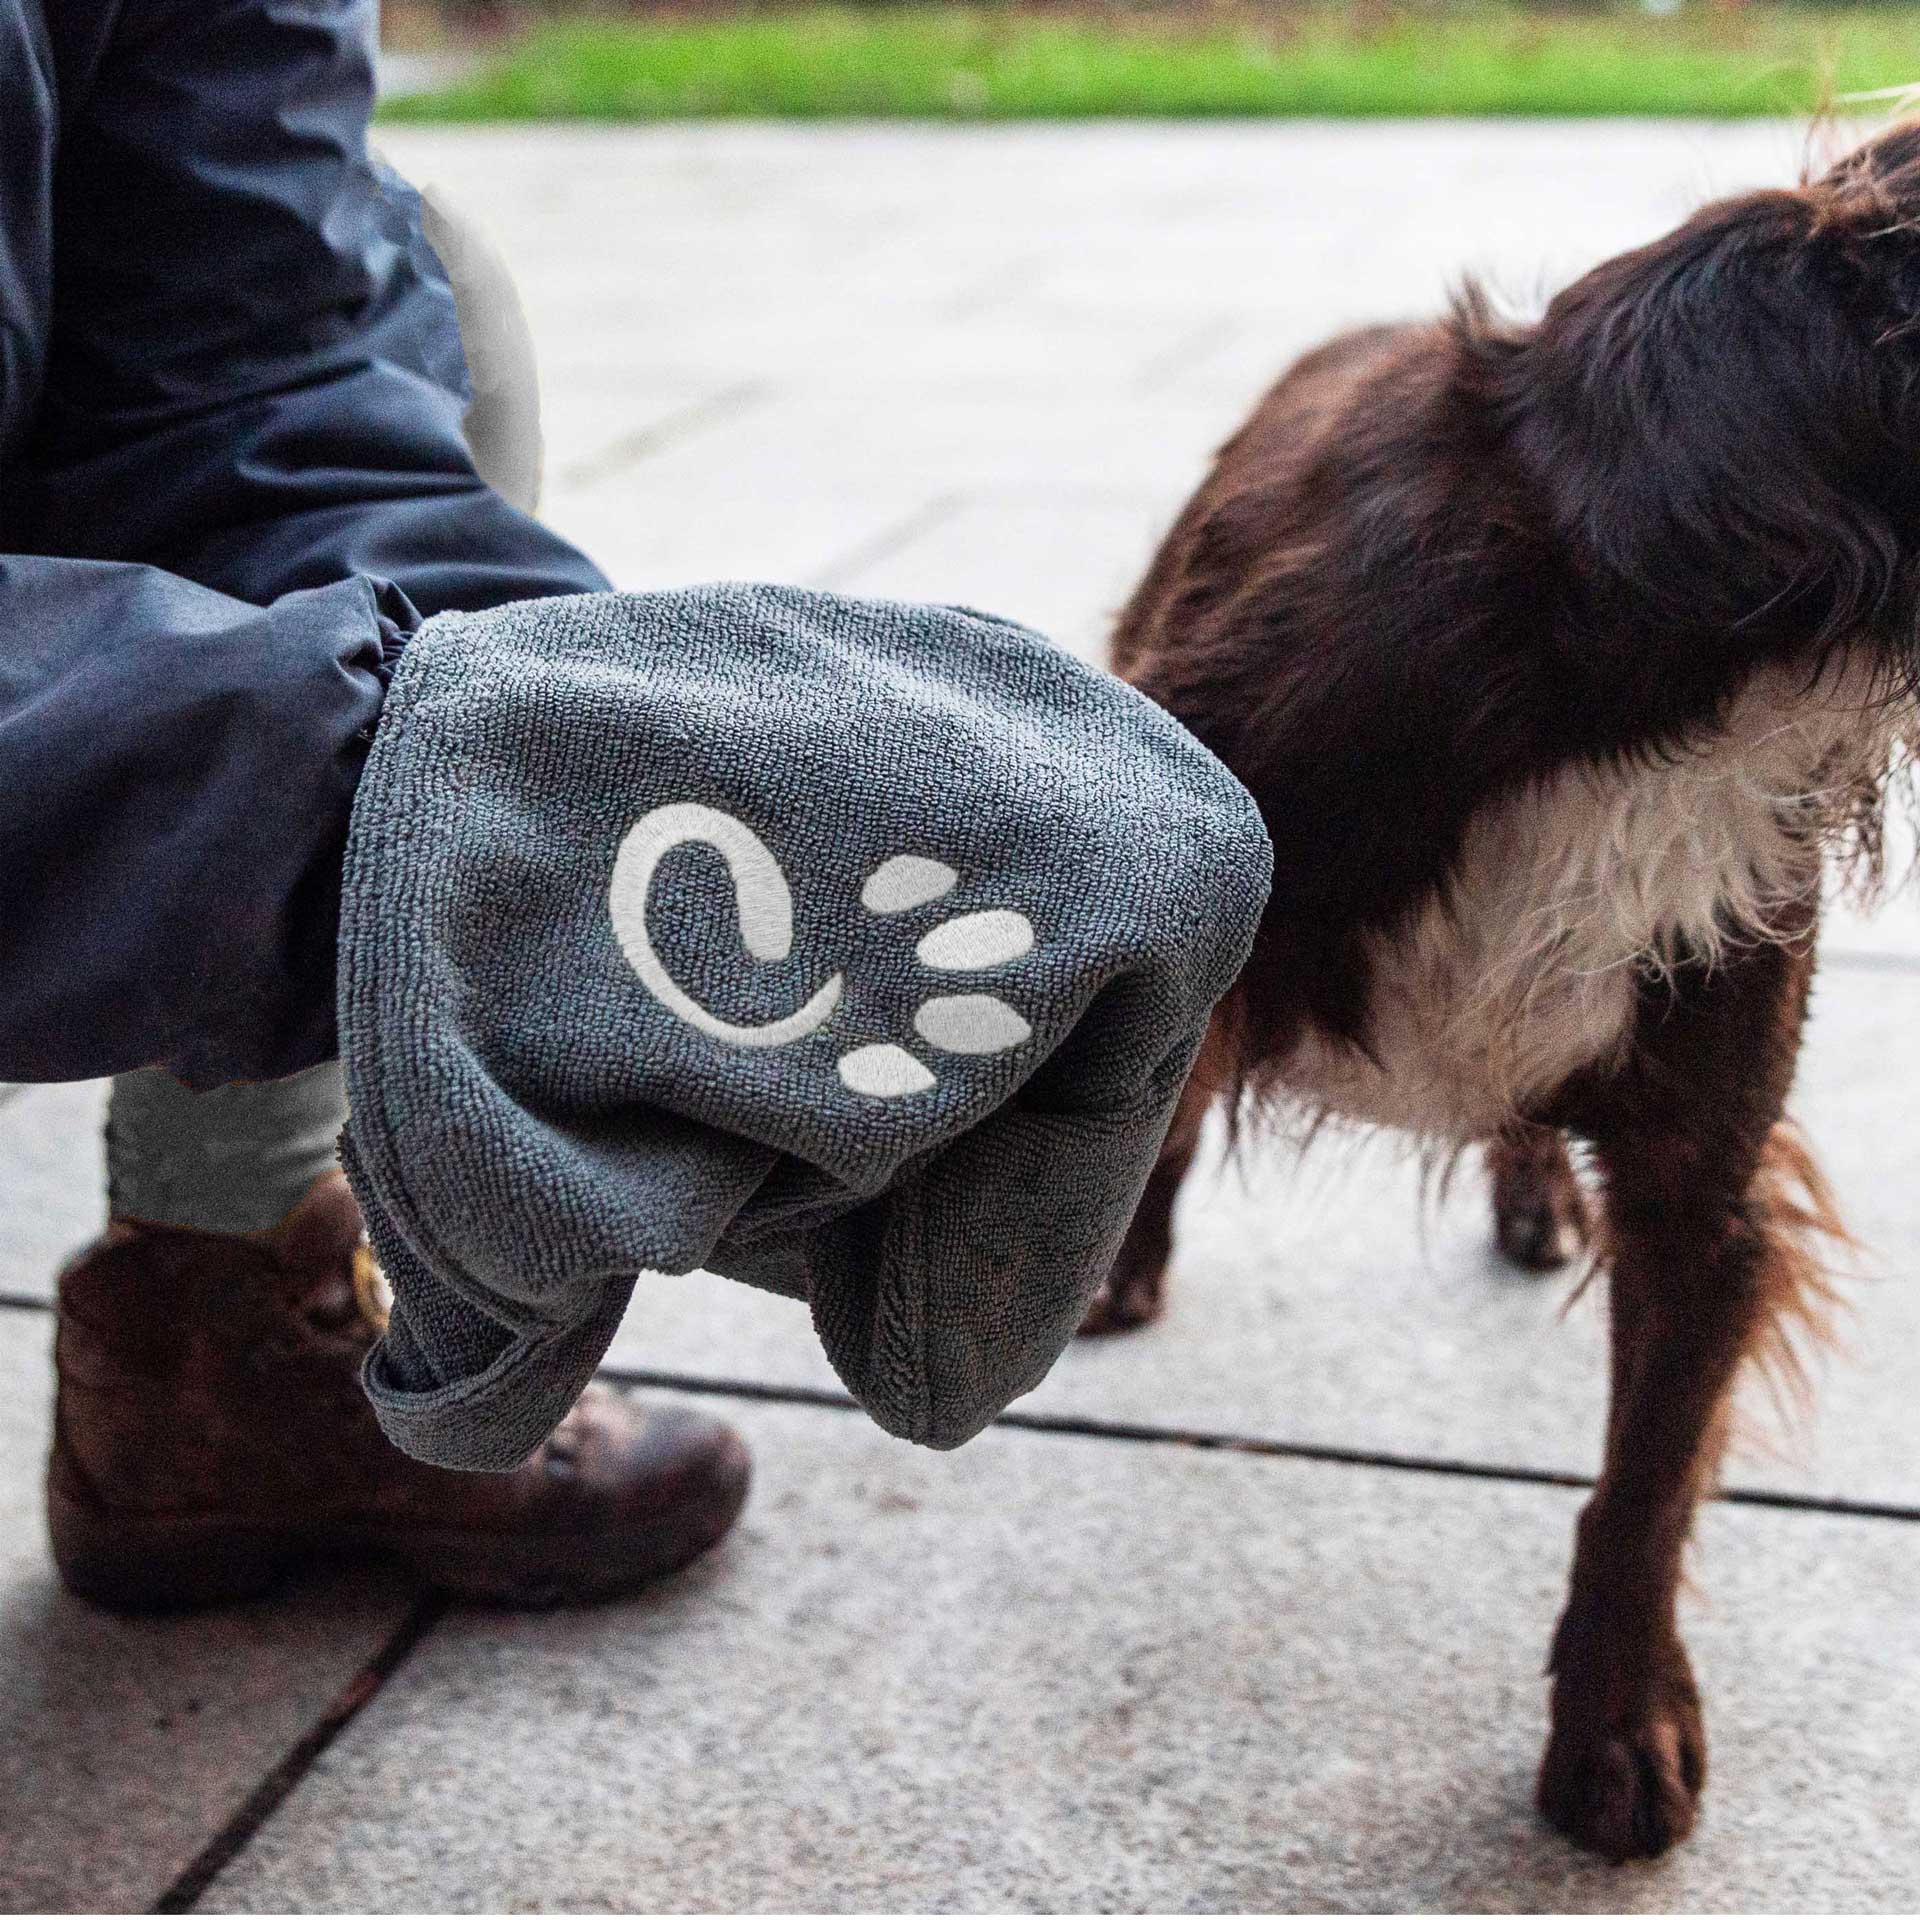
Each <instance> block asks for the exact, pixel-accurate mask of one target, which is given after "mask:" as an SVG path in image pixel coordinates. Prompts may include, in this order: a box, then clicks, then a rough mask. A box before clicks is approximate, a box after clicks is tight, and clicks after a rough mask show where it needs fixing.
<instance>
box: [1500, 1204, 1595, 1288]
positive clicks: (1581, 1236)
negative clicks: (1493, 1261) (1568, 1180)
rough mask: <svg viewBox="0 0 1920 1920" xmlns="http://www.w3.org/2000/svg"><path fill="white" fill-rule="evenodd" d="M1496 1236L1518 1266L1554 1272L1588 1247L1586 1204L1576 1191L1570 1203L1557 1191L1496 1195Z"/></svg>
mask: <svg viewBox="0 0 1920 1920" xmlns="http://www.w3.org/2000/svg"><path fill="white" fill-rule="evenodd" d="M1493 1238H1494V1244H1495V1245H1496V1246H1497V1247H1498V1248H1499V1249H1500V1252H1501V1254H1502V1255H1503V1256H1504V1257H1505V1258H1506V1259H1508V1260H1510V1261H1512V1262H1513V1264H1514V1265H1515V1266H1516V1267H1524V1268H1525V1269H1526V1270H1527V1272H1529V1273H1551V1272H1553V1270H1554V1269H1555V1268H1556V1267H1564V1266H1566V1265H1567V1264H1568V1263H1569V1262H1571V1261H1574V1260H1577V1259H1579V1257H1580V1255H1581V1254H1582V1253H1583V1252H1585V1251H1586V1245H1587V1216H1586V1208H1585V1206H1584V1205H1583V1204H1582V1202H1581V1200H1580V1196H1579V1195H1578V1194H1577V1193H1576V1194H1575V1195H1574V1196H1573V1198H1572V1201H1571V1203H1569V1202H1568V1200H1567V1199H1566V1197H1565V1196H1563V1195H1560V1194H1557V1193H1544V1192H1536V1193H1528V1194H1523V1195H1496V1196H1495V1204H1494V1212H1493Z"/></svg>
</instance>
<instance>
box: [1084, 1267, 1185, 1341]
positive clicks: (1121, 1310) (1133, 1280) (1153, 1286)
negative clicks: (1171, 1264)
mask: <svg viewBox="0 0 1920 1920" xmlns="http://www.w3.org/2000/svg"><path fill="white" fill-rule="evenodd" d="M1128 1256H1129V1249H1128V1248H1126V1247H1122V1248H1121V1249H1120V1257H1119V1259H1117V1260H1116V1261H1115V1262H1114V1263H1113V1271H1112V1272H1111V1273H1109V1274H1108V1275H1107V1277H1106V1278H1105V1279H1104V1280H1103V1281H1101V1283H1100V1291H1099V1292H1098V1293H1096V1294H1095V1295H1094V1296H1093V1304H1092V1305H1091V1306H1089V1307H1088V1308H1087V1313H1086V1318H1085V1319H1083V1320H1082V1321H1081V1322H1080V1332H1081V1334H1082V1336H1083V1337H1085V1336H1088V1335H1093V1334H1102V1333H1128V1332H1130V1331H1132V1329H1133V1328H1135V1327H1144V1326H1145V1325H1147V1323H1148V1322H1149V1321H1152V1320H1158V1319H1159V1318H1160V1309H1161V1307H1162V1306H1163V1305H1164V1304H1165V1294H1164V1292H1163V1289H1162V1282H1163V1280H1164V1279H1165V1277H1166V1270H1167V1257H1166V1254H1165V1252H1164V1251H1163V1252H1161V1253H1160V1255H1159V1257H1158V1258H1157V1259H1153V1260H1143V1259H1139V1258H1131V1259H1130V1258H1129V1257H1128Z"/></svg>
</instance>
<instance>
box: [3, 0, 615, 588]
mask: <svg viewBox="0 0 1920 1920" xmlns="http://www.w3.org/2000/svg"><path fill="white" fill-rule="evenodd" d="M373 31H374V7H373V6H372V4H370V0H126V4H125V5H124V6H123V7H122V8H121V10H120V12H119V14H118V16H117V23H116V27H115V31H114V35H113V38H112V40H111V42H110V43H109V45H108V46H107V48H106V49H105V51H104V53H103V55H102V57H101V59H100V61H99V64H98V66H97V68H96V70H95V72H94V74H93V76H92V79H91V83H90V85H89V86H88V87H87V88H86V90H85V93H84V96H83V97H82V98H81V99H79V100H77V101H73V102H67V103H63V104H64V105H65V108H66V117H65V122H64V125H63V129H62V134H61V153H60V169H59V178H58V186H57V190H56V197H55V204H54V247H55V257H56V272H55V304H54V313H53V326H52V352H51V355H50V358H49V362H48V368H47V379H46V386H45V390H44V393H43V395H42V400H41V406H40V411H39V425H38V430H37V433H36V435H35V438H34V440H33V443H32V445H31V446H30V448H29V449H28V450H27V452H28V457H27V459H26V461H25V463H24V465H19V466H16V468H15V470H14V471H13V473H12V474H10V476H9V489H10V494H11V498H10V500H9V502H8V506H9V520H10V521H11V523H12V527H11V530H10V536H9V537H10V542H11V543H12V544H16V545H17V544H25V545H27V546H29V547H31V548H32V549H34V550H36V551H38V552H42V553H48V554H60V555H68V556H81V557H86V558H93V559H110V560H138V561H142V562H145V563H148V564H152V565H157V566H161V567H164V568H166V569H167V570H168V571H170V572H172V573H175V574H179V575H182V576H184V577H186V578H188V579H192V580H197V581H199V582H201V583H202V584H204V585H207V586H212V587H216V588H218V589H220V590H221V591H222V592H225V593H228V594H232V595H235V596H237V597H239V598H241V599H246V600H252V601H256V602H260V603H265V602H268V601H271V600H274V599H277V598H278V597H279V596H280V595H281V594H283V593H286V592H289V591H291V590H293V589H296V588H300V587H319V586H327V585H330V584H332V583H334V582H336V581H339V580H341V579H344V578H346V577H347V576H349V575H352V574H362V575H366V576H368V577H370V578H373V579H377V580H387V581H392V582H394V583H395V584H396V585H398V586H399V587H400V588H401V589H402V590H403V591H404V592H405V593H406V595H407V597H408V598H409V599H410V600H411V601H412V602H413V604H414V605H415V606H416V607H417V608H418V609H419V610H420V612H421V613H422V614H423V615H425V614H432V613H436V612H439V611H441V610H443V609H446V608H467V609H470V608H478V607H486V606H493V605H498V604H499V603H501V602H503V601H507V600H515V599H525V598H529V597H533V596H536V595H542V594H553V593H574V592H584V591H590V590H594V589H597V588H601V587H604V586H605V584H606V582H605V580H604V579H603V578H602V576H601V575H600V573H599V572H598V571H597V570H596V569H595V568H594V567H593V566H592V564H591V563H590V562H588V561H587V560H586V559H585V558H584V557H583V556H582V555H580V554H579V553H578V552H576V551H575V550H574V549H573V548H572V547H571V546H569V545H568V544H567V543H566V542H565V541H563V540H561V539H560V538H559V537H558V536H557V535H554V534H552V533H550V532H548V531H547V530H546V529H545V528H543V527H541V526H539V525H538V524H537V523H536V522H535V521H533V520H532V519H530V518H528V517H527V516H526V515H525V514H522V513H520V512H518V511H516V510H515V509H514V508H512V507H510V506H509V505H507V504H506V502H505V501H503V500H502V499H501V498H500V497H499V496H498V495H497V494H495V493H493V492H492V491H491V490H490V489H488V488H487V487H486V486H485V485H484V484H483V483H482V482H481V480H480V479H479V477H478V476H477V475H476V474H475V472H474V469H473V464H472V461H471V460H470V458H469V456H468V453H467V450H466V446H465V443H464V441H463V439H462V436H461V414H462V411H463V409H464V406H465V404H466V401H467V397H468V392H467V382H466V373H465V368H464V366H463V363H462V357H461V351H460V341H459V334H458V330H457V326H456V322H455V317H454V307H453V299H452V295H451V293H450V292H449V290H448V287H447V284H446V279H445V275H444V273H443V271H442V269H441V267H440V264H439V262H438V261H437V260H436V258H435V257H434V255H433V253H432V251H431V249H430V248H429V247H428V246H427V244H426V242H425V240H424V239H423V237H422V234H421V230H420V213H419V205H418V201H417V199H416V197H415V196H414V194H413V193H412V191H411V189H409V188H407V187H406V186H405V185H404V184H403V183H402V182H400V181H398V180H397V179H396V178H395V177H394V176H393V175H392V174H391V173H390V172H388V171H386V170H383V169H380V168H378V167H376V166H375V165H374V164H373V163H371V162H370V161H369V159H368V156H367V151H366V139H365V124H366V117H367V113H368V110H369V106H370V103H371V98H372V65H371V47H372V39H373ZM23 533H24V540H23V539H22V535H23Z"/></svg>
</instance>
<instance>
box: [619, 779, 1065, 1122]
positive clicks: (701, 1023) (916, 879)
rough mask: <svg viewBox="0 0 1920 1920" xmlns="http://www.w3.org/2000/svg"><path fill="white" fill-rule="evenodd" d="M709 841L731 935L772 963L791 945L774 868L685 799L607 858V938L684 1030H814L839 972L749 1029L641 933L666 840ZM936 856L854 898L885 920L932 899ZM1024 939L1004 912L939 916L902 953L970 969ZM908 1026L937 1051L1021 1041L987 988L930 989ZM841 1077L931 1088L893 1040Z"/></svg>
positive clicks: (886, 874)
mask: <svg viewBox="0 0 1920 1920" xmlns="http://www.w3.org/2000/svg"><path fill="white" fill-rule="evenodd" d="M687 845H699V846H706V847H711V848H713V850H714V851H715V852H716V853H718V854H719V855H720V857H721V858H722V859H723V860H725V862H726V863H727V874H728V877H729V878H730V879H731V880H732V882H733V896H734V906H735V910H736V912H737V913H738V915H739V920H740V941H741V944H742V945H743V946H744V947H745V948H746V950H747V951H748V952H749V953H750V954H752V955H753V957H754V958H755V959H756V960H767V961H772V960H784V959H786V958H787V956H788V955H789V954H790V953H791V952H792V951H793V895H792V893H791V892H790V891H789V889H788V887H787V878H786V875H785V874H784V873H782V872H781V871H780V863H779V861H777V860H776V859H775V858H774V857H773V855H772V853H771V852H769V851H768V848H767V846H766V843H765V842H764V841H763V840H761V838H760V837H759V835H758V834H756V833H755V832H754V831H753V829H752V828H751V827H748V826H746V825H745V824H743V823H742V822H741V821H739V820H736V819H735V818H734V817H733V815H731V814H728V813H722V812H720V811H719V809H718V808H715V807H704V806H700V805H699V804H697V803H696V802H692V801H685V802H681V803H679V804H676V805H673V806H666V807H656V808H655V809H654V810H653V811H652V812H651V813H648V814H644V815H643V816H642V817H641V818H640V819H639V820H638V821H636V822H635V823H634V825H633V826H632V828H630V829H629V831H628V833H627V835H626V838H625V839H623V840H622V841H621V843H620V851H619V853H618V854H617V855H616V856H615V859H614V863H613V884H612V886H611V888H610V889H609V891H608V896H607V907H608V911H609V913H610V915H611V916H612V920H613V931H614V937H615V938H616V939H617V940H618V941H619V943H620V950H621V952H622V953H624V954H625V955H626V957H627V961H628V964H629V965H630V966H631V967H632V968H633V970H634V972H635V973H637V974H638V975H639V976H640V979H641V982H642V984H643V985H644V986H645V987H646V989H647V991H648V992H649V993H651V994H652V995H653V997H654V998H655V999H656V1000H658V1001H659V1002H660V1003H661V1005H662V1006H664V1007H666V1008H668V1009H669V1010H670V1011H671V1012H672V1013H674V1014H676V1015H678V1016H679V1018H680V1019H682V1020H684V1021H685V1022H686V1023H687V1024H688V1025H689V1026H690V1027H695V1028H698V1029H699V1031H700V1032H702V1033H704V1034H707V1035H709V1036H710V1037H711V1038H713V1039H715V1040H721V1041H725V1042H726V1043H727V1044H728V1045H729V1046H735V1047H787V1046H791V1045H792V1044H793V1043H794V1042H795V1041H796V1040H803V1039H805V1038H806V1036H807V1035H808V1034H810V1033H813V1032H815V1031H816V1030H817V1029H819V1028H820V1027H822V1026H824V1025H825V1024H826V1023H827V1021H828V1020H829V1019H830V1018H831V1017H832V1015H833V1011H834V1009H835V1008H836V1007H837V1006H839V1004H840V998H841V995H842V993H843V992H844V991H845V988H846V976H845V975H844V974H840V973H835V974H833V975H831V976H829V978H828V979H826V980H825V981H824V982H822V984H821V985H820V986H819V988H817V989H816V990H815V992H814V993H813V994H812V995H810V996H809V997H808V999H807V1000H806V1001H805V1002H804V1004H802V1005H801V1006H799V1007H796V1008H795V1009H794V1010H793V1012H791V1013H789V1014H786V1015H784V1016H782V1017H781V1018H780V1019H778V1020H769V1021H766V1022H764V1023H763V1024H761V1025H758V1026H740V1025H737V1024H736V1023H734V1022H733V1021H730V1020H723V1019H722V1018H721V1017H720V1016H719V1015H718V1014H717V1013H714V1012H713V1011H712V1010H711V1009H710V1008H708V1007H704V1006H702V1005H701V1004H700V1002H699V1001H698V1000H696V999H694V997H693V996H692V995H691V994H690V993H688V992H687V991H686V989H685V988H684V987H682V986H681V985H680V983H679V982H678V981H677V980H675V979H674V977H673V975H672V974H671V973H669V972H668V971H667V968H666V964H665V962H664V961H662V960H661V958H660V956H659V954H658V953H657V952H656V951H655V949H654V945H653V940H652V937H651V935H650V934H649V933H648V930H647V901H648V896H649V894H650V893H651V892H652V888H653V875H654V870H655V868H657V867H658V866H659V864H660V862H661V860H662V859H664V858H665V856H666V855H667V854H668V853H670V852H671V851H672V850H673V849H674V848H675V847H681V846H687ZM959 878H960V876H959V874H957V873H956V872H955V871H954V870H953V868H952V867H950V866H948V865H947V864H946V862H945V861H943V860H929V859H926V858H924V857H923V856H922V855H920V854H917V853H901V854H896V855H895V856H894V857H893V858H892V859H891V860H886V861H883V862H882V863H881V864H880V865H879V866H878V867H876V868H875V869H874V871H873V872H872V873H871V874H869V875H868V876H867V882H866V885H865V886H864V887H862V888H861V890H860V904H861V905H862V906H863V907H864V908H865V909H866V910H867V912H869V913H871V914H874V915H877V916H889V915H893V914H897V913H907V912H910V911H911V910H912V909H913V908H915V907H922V906H925V905H926V904H927V903H928V902H929V901H931V900H938V899H939V898H940V897H941V896H942V895H943V894H945V893H947V892H949V891H950V890H951V889H952V888H953V887H954V886H955V885H956V883H957V882H958V881H959ZM1032 946H1033V923H1032V922H1031V921H1029V920H1028V919H1027V917H1026V915H1025V914H1023V913H1015V912H1012V911H1011V910H1010V909H1007V908H1004V907H995V908H991V909H989V910H987V911H985V912H981V913H963V914H959V915H957V916H955V917H954V918H953V919H951V920H944V921H942V922H941V923H940V925H939V926H937V927H935V928H934V929H933V930H932V931H931V932H930V933H928V934H926V935H925V936H924V937H923V938H922V939H921V941H920V943H919V945H918V946H917V947H916V948H915V949H914V952H915V956H916V957H917V958H918V960H919V962H920V964H921V965H922V966H923V967H925V968H927V969H928V970H929V972H931V973H935V974H972V973H981V972H985V971H986V970H988V969H989V968H993V967H1000V966H1004V965H1006V964H1007V962H1008V961H1010V960H1018V959H1019V958H1020V957H1021V956H1022V955H1023V954H1025V953H1027V952H1029V951H1030V950H1031V949H1032ZM913 1027H914V1031H915V1032H916V1033H917V1034H918V1035H919V1036H920V1038H921V1039H922V1040H924V1041H925V1042H926V1044H927V1045H928V1046H929V1047H932V1048H933V1049H934V1050H935V1051H936V1052H939V1053H952V1054H990V1053H1004V1052H1006V1051H1007V1050H1008V1049H1009V1048H1011V1047H1017V1046H1019V1045H1021V1043H1022V1042H1023V1041H1025V1040H1027V1039H1029V1038H1030V1037H1031V1036H1032V1033H1033V1029H1032V1028H1031V1027H1030V1026H1029V1025H1028V1024H1027V1022H1026V1020H1025V1019H1024V1018H1023V1017H1022V1016H1021V1015H1020V1013H1019V1012H1018V1011H1017V1010H1016V1009H1015V1008H1013V1007H1010V1006H1008V1004H1007V1003H1006V1002H1005V1001H1004V1000H1002V999H1000V998H998V997H997V996H996V995H994V994H991V993H933V994H930V995H929V997H928V998H926V999H925V1000H923V1001H921V1003H920V1004H919V1006H918V1007H916V1008H915V1009H914V1014H913ZM838 1064H839V1072H840V1078H841V1080H842V1081H843V1082H844V1083H845V1084H846V1085H847V1086H848V1087H850V1088H851V1089H852V1090H853V1091H854V1092H855V1093H861V1094H866V1095H868V1096H869V1097H871V1098H873V1099H875V1100H898V1099H901V1098H903V1097H904V1096H906V1095H908V1094H914V1093H925V1092H926V1091H927V1090H928V1089H929V1088H930V1087H933V1086H935V1085H937V1084H938V1081H937V1077H936V1076H935V1074H934V1073H933V1071H932V1070H931V1069H930V1068H929V1067H928V1066H927V1065H926V1064H925V1062H923V1061H921V1060H920V1059H918V1058H916V1057H915V1056H914V1055H913V1054H911V1053H909V1052H908V1051H907V1050H906V1048H905V1047H897V1046H894V1045H893V1044H892V1043H891V1042H887V1041H881V1042H877V1043H875V1044H872V1045H869V1046H862V1047H854V1048H852V1049H851V1050H850V1051H848V1052H846V1053H843V1054H842V1055H841V1056H840V1059H839V1063H838Z"/></svg>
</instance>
